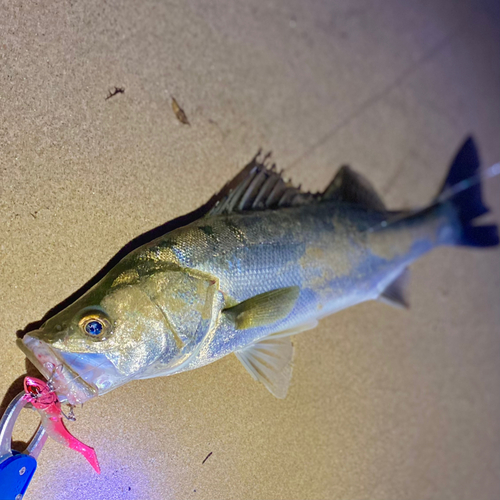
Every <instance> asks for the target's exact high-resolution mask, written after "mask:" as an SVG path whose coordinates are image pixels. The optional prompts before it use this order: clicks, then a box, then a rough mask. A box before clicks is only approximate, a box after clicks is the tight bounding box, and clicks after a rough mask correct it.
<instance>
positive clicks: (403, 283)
mask: <svg viewBox="0 0 500 500" xmlns="http://www.w3.org/2000/svg"><path fill="white" fill-rule="evenodd" d="M409 279H410V270H409V269H408V268H407V267H405V268H404V269H403V271H402V272H401V274H400V275H399V276H398V277H397V278H396V279H395V280H394V281H393V282H391V283H390V284H389V286H388V287H387V288H386V289H385V290H384V291H383V292H382V293H381V294H380V296H379V298H378V300H380V301H381V302H385V303H386V304H389V305H390V306H394V307H397V308H399V309H401V308H403V309H408V308H409V307H410V304H409V302H408V297H407V291H406V290H407V288H408V280H409Z"/></svg>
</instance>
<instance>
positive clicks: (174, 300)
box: [18, 256, 207, 404]
mask: <svg viewBox="0 0 500 500" xmlns="http://www.w3.org/2000/svg"><path fill="white" fill-rule="evenodd" d="M132 257H133V256H132ZM132 257H131V256H129V257H126V258H125V259H124V260H123V261H122V262H120V263H119V264H118V265H117V267H116V268H115V269H113V270H112V271H111V272H110V273H109V274H108V275H107V276H105V277H104V278H103V279H102V280H101V281H100V282H99V283H98V284H97V285H95V286H94V287H93V288H91V289H90V290H89V291H88V292H87V293H86V294H85V295H83V296H82V297H81V298H80V299H78V300H77V301H76V302H74V303H73V304H72V305H70V306H69V307H67V308H66V309H64V310H63V311H61V312H60V313H58V314H56V315H55V316H53V317H52V318H50V319H49V320H48V321H47V322H46V323H44V324H43V325H42V327H41V329H40V330H36V331H33V332H29V333H28V334H26V335H25V336H24V338H23V339H22V340H19V341H18V345H19V347H20V348H21V350H23V352H24V353H25V354H26V356H27V357H28V358H29V359H30V361H32V362H33V364H34V365H35V366H36V367H37V368H38V369H39V370H40V372H41V373H42V374H43V375H44V376H45V377H47V378H50V379H51V380H52V385H53V387H54V389H55V391H56V392H57V394H58V395H59V398H60V399H61V400H62V401H64V400H66V401H67V402H68V403H70V404H77V403H83V402H84V401H86V400H88V399H90V398H92V397H95V396H97V395H101V394H104V393H106V392H108V391H110V390H111V389H114V388H116V387H118V386H120V385H122V384H124V383H126V382H128V381H130V380H133V379H138V378H145V377H149V376H151V375H149V374H148V373H147V372H148V369H152V368H153V371H155V370H154V369H155V368H156V369H157V368H158V365H161V367H162V368H163V371H165V370H164V369H165V368H168V366H169V364H171V363H173V362H174V361H175V359H176V358H178V357H179V356H180V355H181V351H182V349H183V348H186V346H187V344H189V341H190V339H192V337H189V336H190V334H191V333H193V334H194V333H195V332H198V334H199V333H200V332H202V333H203V325H202V324H201V323H202V321H203V320H202V311H201V310H202V309H203V307H204V306H205V302H206V297H207V293H206V287H203V285H200V283H199V282H200V279H197V278H192V279H189V276H187V275H186V274H185V272H184V271H183V270H182V269H180V268H178V267H177V268H176V267H172V266H171V265H169V266H165V265H161V266H159V265H158V263H155V265H152V264H151V263H150V262H147V263H143V262H142V263H141V262H137V259H133V258H132ZM201 281H203V280H201ZM200 311H201V312H200Z"/></svg>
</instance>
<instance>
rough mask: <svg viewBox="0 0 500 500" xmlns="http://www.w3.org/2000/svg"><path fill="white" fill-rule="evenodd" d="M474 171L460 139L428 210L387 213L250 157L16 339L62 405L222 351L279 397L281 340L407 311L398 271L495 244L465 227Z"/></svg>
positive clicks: (354, 191) (470, 218)
mask: <svg viewBox="0 0 500 500" xmlns="http://www.w3.org/2000/svg"><path fill="white" fill-rule="evenodd" d="M479 166H480V162H479V157H478V153H477V150H476V146H475V144H474V141H473V140H472V139H470V138H469V139H468V140H466V141H465V143H464V144H463V146H462V148H461V149H460V150H459V152H458V154H457V155H456V157H455V159H454V160H453V162H452V164H451V168H450V170H449V173H448V176H447V177H446V180H445V182H444V184H443V186H442V188H441V189H440V190H439V192H438V193H437V195H436V197H435V198H434V200H433V201H432V202H431V204H430V205H429V206H427V207H426V208H424V209H422V210H417V211H397V212H394V211H389V210H387V209H386V207H385V205H384V203H383V202H382V200H381V199H380V197H379V196H378V195H377V193H376V192H375V190H374V189H373V187H372V186H371V185H370V183H369V182H368V181H367V180H366V179H365V178H363V177H362V176H360V175H359V174H356V173H355V172H353V171H352V170H351V169H350V168H348V167H342V168H341V169H340V171H339V172H338V173H337V175H336V176H335V177H334V179H333V180H332V182H331V183H330V184H329V186H328V187H327V188H326V189H325V190H324V191H323V192H322V193H316V194H312V193H305V192H302V191H301V190H300V189H298V188H296V187H294V186H292V185H291V184H290V183H288V182H285V181H284V180H283V178H282V177H281V175H280V174H279V173H277V172H276V170H275V169H274V167H269V166H268V165H267V164H266V161H265V160H264V161H260V160H259V158H258V157H256V158H254V160H253V161H252V162H251V163H250V164H249V165H247V167H245V168H244V169H243V170H242V172H240V173H239V174H238V175H237V176H236V177H235V178H234V179H233V180H232V181H231V182H229V183H228V184H227V185H226V187H225V188H223V190H222V191H221V192H220V193H219V195H218V196H217V197H216V198H215V202H214V203H213V204H212V207H211V208H210V210H208V212H207V213H206V214H205V215H203V216H202V217H200V218H199V219H198V220H195V221H194V222H192V223H191V224H188V225H186V226H184V227H180V228H177V229H175V230H173V231H171V232H169V233H167V234H164V235H163V236H161V237H160V238H157V239H155V240H154V241H152V242H150V243H148V244H146V245H143V246H141V247H139V248H137V249H136V250H133V251H132V252H131V253H129V254H128V255H127V256H126V257H125V258H123V259H122V260H121V261H120V262H119V263H118V264H117V265H116V266H115V267H114V268H113V269H112V270H111V271H110V272H109V273H108V274H107V275H106V276H105V277H104V278H103V279H102V280H101V281H100V282H98V283H97V284H96V285H95V286H94V287H93V288H91V289H90V290H89V291H88V292H87V293H85V294H84V295H83V296H82V297H80V298H79V299H78V300H76V301H75V302H74V303H73V304H72V305H70V306H69V307H67V308H66V309H65V310H63V311H61V312H60V313H58V314H56V315H55V316H53V317H52V318H50V319H49V320H48V321H46V322H45V324H43V325H42V327H41V328H40V329H39V330H37V331H32V332H29V333H28V334H27V335H25V336H24V338H23V339H22V340H18V345H19V347H20V348H21V349H22V350H23V351H24V352H25V354H26V355H27V357H28V358H29V359H30V360H31V361H32V362H33V363H34V364H35V366H37V367H38V369H39V370H40V371H41V372H42V373H43V374H44V376H46V377H49V376H52V377H53V385H54V389H55V391H56V392H57V394H58V395H59V396H60V398H65V399H66V400H67V401H68V402H69V403H71V404H76V403H81V402H83V401H86V400H88V399H90V398H92V397H95V396H98V395H101V394H105V393H106V392H108V391H110V390H112V389H114V388H116V387H118V386H120V385H123V384H125V383H127V382H129V381H131V380H135V379H147V378H152V377H158V376H164V375H171V374H175V373H180V372H184V371H187V370H192V369H195V368H199V367H201V366H204V365H206V364H208V363H211V362H213V361H216V360H218V359H220V358H222V357H223V356H226V355H228V354H230V353H234V354H236V356H237V357H238V359H239V360H240V361H241V363H242V365H243V366H244V367H245V368H246V369H247V370H248V372H249V373H250V374H251V375H252V376H253V377H254V378H255V379H256V380H259V381H260V382H262V383H263V384H264V385H265V387H266V388H267V389H269V391H270V392H271V393H273V394H274V395H275V396H277V397H279V398H283V397H285V395H286V393H287V390H288V387H289V383H290V378H291V373H292V365H291V361H292V356H293V346H292V343H291V340H290V336H291V335H294V334H297V333H299V332H303V331H305V330H309V329H311V328H314V327H315V326H316V325H317V323H318V320H319V319H321V318H323V317H325V316H327V315H329V314H332V313H335V312H337V311H340V310H342V309H344V308H347V307H350V306H353V305H356V304H359V303H361V302H364V301H367V300H381V301H384V302H387V303H389V304H392V305H396V306H400V307H401V306H403V307H405V306H407V304H408V302H407V299H406V296H405V290H404V286H405V282H406V281H407V276H408V266H409V265H410V264H411V263H412V262H413V261H414V260H416V259H417V258H419V257H421V256H422V255H424V254H425V253H427V252H429V251H431V250H432V249H434V248H436V247H438V246H441V245H452V246H455V245H461V246H472V247H490V246H495V245H498V230H497V227H496V226H495V225H483V224H477V223H476V218H477V217H479V216H481V215H483V214H484V213H486V212H487V211H488V209H487V208H486V206H485V205H484V204H483V201H482V198H481V185H480V182H479V180H480V175H479V172H480V171H479ZM51 397H53V396H51Z"/></svg>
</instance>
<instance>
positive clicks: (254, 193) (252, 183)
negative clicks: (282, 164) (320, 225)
mask: <svg viewBox="0 0 500 500" xmlns="http://www.w3.org/2000/svg"><path fill="white" fill-rule="evenodd" d="M269 156H270V154H267V155H266V156H264V158H263V159H262V161H261V160H260V152H259V153H258V154H257V155H256V156H255V157H254V158H253V160H252V161H251V162H250V163H249V164H248V165H247V166H246V167H245V168H244V169H243V170H242V171H241V172H240V173H239V174H238V175H237V176H236V177H234V179H232V180H231V181H229V182H228V183H227V184H226V185H225V186H224V187H223V188H222V190H221V191H220V192H219V193H218V194H217V195H216V197H217V202H216V203H215V205H214V207H213V208H212V209H211V210H210V211H209V212H208V214H207V215H209V216H212V215H219V214H229V213H232V212H243V211H246V210H266V209H276V208H282V207H294V206H298V205H304V204H307V203H310V202H311V201H314V200H318V199H319V196H318V195H314V194H312V193H304V192H302V191H301V190H300V186H299V187H295V186H293V185H292V183H291V182H290V181H285V180H284V179H283V177H282V172H277V171H276V165H274V164H272V165H271V166H269V165H268V164H267V160H268V159H269Z"/></svg>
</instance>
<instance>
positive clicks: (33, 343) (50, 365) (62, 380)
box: [17, 335, 98, 405]
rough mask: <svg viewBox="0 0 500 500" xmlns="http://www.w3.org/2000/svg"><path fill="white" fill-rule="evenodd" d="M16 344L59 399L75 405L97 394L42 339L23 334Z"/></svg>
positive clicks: (95, 389)
mask: <svg viewBox="0 0 500 500" xmlns="http://www.w3.org/2000/svg"><path fill="white" fill-rule="evenodd" d="M17 345H18V347H19V348H20V349H21V351H23V353H24V354H25V355H26V357H27V358H28V359H29V360H30V361H31V363H33V365H34V366H35V367H36V368H37V370H39V371H40V373H41V374H42V375H43V376H44V377H45V378H46V379H47V380H50V381H51V384H52V386H53V387H54V390H55V392H56V393H57V395H58V398H59V400H60V401H62V402H67V403H69V404H71V405H76V404H81V403H84V402H85V401H88V400H89V399H91V398H93V397H95V396H97V395H98V391H97V388H96V387H95V386H93V385H91V384H89V383H88V382H86V381H85V380H83V379H82V378H81V377H80V375H78V373H76V372H75V371H74V370H72V369H71V368H70V367H69V366H68V365H67V364H66V363H65V362H64V361H63V360H62V359H61V357H60V356H58V355H57V353H56V351H55V350H54V349H52V348H51V347H50V346H49V345H48V344H46V343H45V342H43V341H42V340H39V339H38V338H36V337H33V336H31V335H25V336H24V338H23V339H22V340H20V339H19V340H18V341H17Z"/></svg>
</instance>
